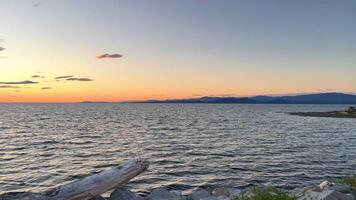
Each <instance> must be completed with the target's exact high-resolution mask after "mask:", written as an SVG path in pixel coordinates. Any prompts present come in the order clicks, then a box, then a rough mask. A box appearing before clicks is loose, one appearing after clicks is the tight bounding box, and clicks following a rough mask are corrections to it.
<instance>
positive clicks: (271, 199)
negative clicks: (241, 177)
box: [233, 187, 297, 200]
mask: <svg viewBox="0 0 356 200" xmlns="http://www.w3.org/2000/svg"><path fill="white" fill-rule="evenodd" d="M296 199H297V198H296V197H292V196H290V195H288V194H287V193H286V192H283V191H281V190H278V189H276V188H273V187H268V188H265V189H261V188H254V189H253V190H252V195H247V194H241V195H239V196H235V197H234V198H233V200H296Z"/></svg>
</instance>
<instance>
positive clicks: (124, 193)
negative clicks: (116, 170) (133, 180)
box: [110, 188, 141, 200]
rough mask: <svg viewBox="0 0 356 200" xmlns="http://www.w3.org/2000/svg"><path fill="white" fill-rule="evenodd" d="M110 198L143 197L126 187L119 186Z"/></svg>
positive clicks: (123, 199) (120, 199)
mask: <svg viewBox="0 0 356 200" xmlns="http://www.w3.org/2000/svg"><path fill="white" fill-rule="evenodd" d="M110 200H141V198H140V197H138V196H136V194H135V193H133V192H131V191H130V190H128V189H126V188H118V189H116V190H115V191H114V192H112V193H111V195H110Z"/></svg>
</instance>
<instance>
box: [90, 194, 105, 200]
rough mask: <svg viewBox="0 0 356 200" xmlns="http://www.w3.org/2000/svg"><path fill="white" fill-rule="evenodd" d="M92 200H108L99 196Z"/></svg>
mask: <svg viewBox="0 0 356 200" xmlns="http://www.w3.org/2000/svg"><path fill="white" fill-rule="evenodd" d="M91 200H106V199H105V198H104V197H102V196H100V195H99V196H96V197H94V198H92V199H91Z"/></svg>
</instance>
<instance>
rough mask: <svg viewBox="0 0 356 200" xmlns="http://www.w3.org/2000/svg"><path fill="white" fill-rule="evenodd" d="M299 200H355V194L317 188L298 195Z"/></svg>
mask: <svg viewBox="0 0 356 200" xmlns="http://www.w3.org/2000/svg"><path fill="white" fill-rule="evenodd" d="M298 200H354V197H353V195H352V194H351V193H350V194H344V193H341V192H338V191H336V190H328V189H326V190H323V191H321V192H319V191H315V190H307V191H306V192H305V193H304V195H303V196H301V197H298Z"/></svg>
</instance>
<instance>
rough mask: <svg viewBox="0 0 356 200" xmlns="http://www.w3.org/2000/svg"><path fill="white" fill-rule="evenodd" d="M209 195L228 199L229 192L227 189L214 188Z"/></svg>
mask: <svg viewBox="0 0 356 200" xmlns="http://www.w3.org/2000/svg"><path fill="white" fill-rule="evenodd" d="M211 194H212V195H213V196H215V197H226V198H227V197H230V192H229V190H228V189H227V188H216V189H214V190H213V191H212V192H211Z"/></svg>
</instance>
